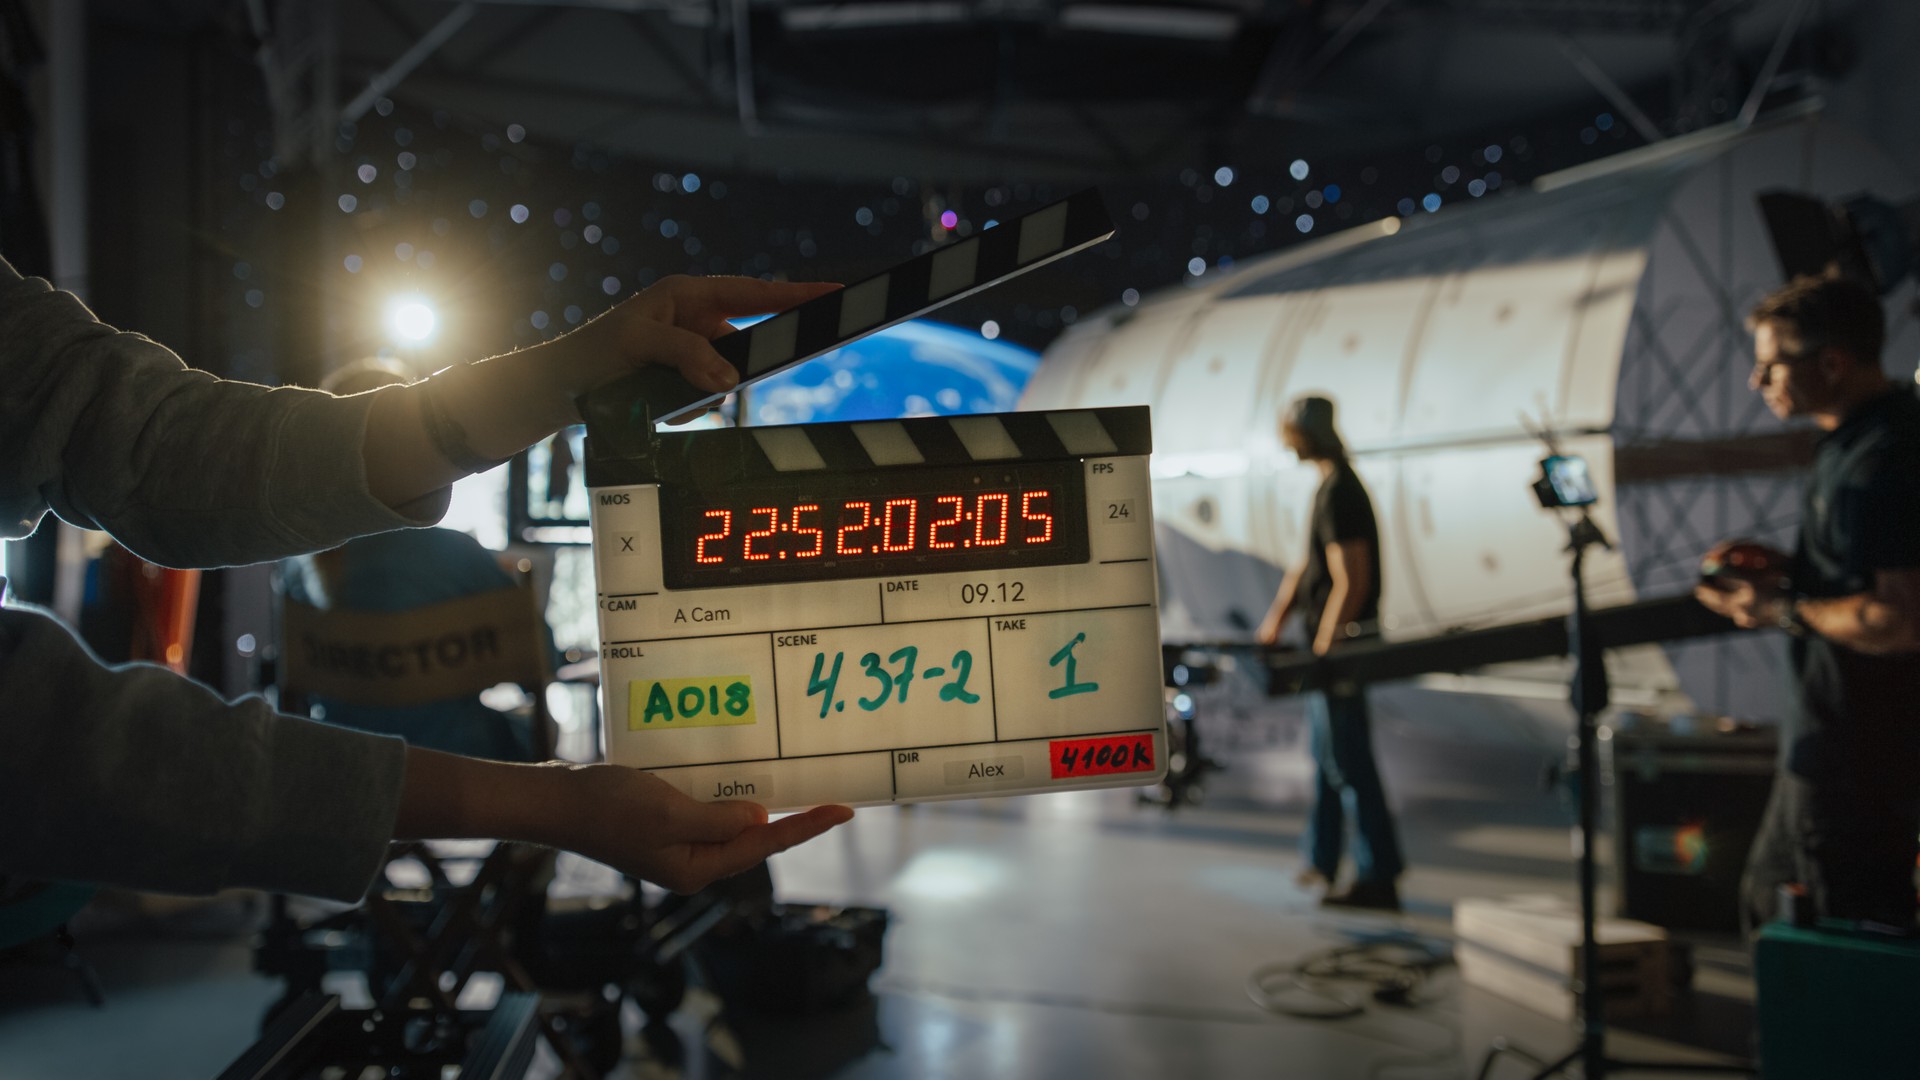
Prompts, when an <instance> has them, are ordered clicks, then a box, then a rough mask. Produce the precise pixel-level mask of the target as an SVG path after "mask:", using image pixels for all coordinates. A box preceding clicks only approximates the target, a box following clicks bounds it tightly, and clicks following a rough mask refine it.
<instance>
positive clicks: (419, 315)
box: [387, 296, 439, 345]
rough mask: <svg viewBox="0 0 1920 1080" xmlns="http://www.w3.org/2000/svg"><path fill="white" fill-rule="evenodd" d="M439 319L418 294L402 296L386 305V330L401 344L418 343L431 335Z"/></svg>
mask: <svg viewBox="0 0 1920 1080" xmlns="http://www.w3.org/2000/svg"><path fill="white" fill-rule="evenodd" d="M438 323H439V319H438V317H436V316H435V315H434V313H433V308H432V307H430V306H429V305H428V304H427V302H426V301H425V300H423V299H421V298H420V297H418V296H402V297H399V298H397V299H395V300H394V301H393V303H391V304H389V305H387V330H388V331H389V332H390V333H392V334H393V339H394V340H395V341H398V342H399V343H400V344H402V345H419V344H421V343H423V342H425V341H426V340H427V339H428V338H430V337H432V336H433V330H434V327H435V326H436V325H438Z"/></svg>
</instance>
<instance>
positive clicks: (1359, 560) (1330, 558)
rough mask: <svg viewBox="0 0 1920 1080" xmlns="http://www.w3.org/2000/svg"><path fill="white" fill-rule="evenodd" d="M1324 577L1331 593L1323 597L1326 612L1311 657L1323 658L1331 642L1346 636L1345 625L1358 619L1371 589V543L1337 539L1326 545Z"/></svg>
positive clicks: (1322, 615)
mask: <svg viewBox="0 0 1920 1080" xmlns="http://www.w3.org/2000/svg"><path fill="white" fill-rule="evenodd" d="M1327 576H1328V577H1329V578H1331V579H1332V581H1333V590H1332V591H1331V592H1329V593H1328V594H1327V606H1326V610H1325V611H1323V612H1322V613H1321V615H1320V632H1319V633H1318V634H1315V635H1314V640H1313V652H1314V655H1315V656H1325V655H1327V653H1328V652H1330V651H1332V649H1333V645H1334V643H1335V642H1337V641H1339V640H1340V639H1341V638H1343V637H1345V636H1346V627H1347V624H1348V623H1351V622H1353V620H1354V619H1355V618H1356V617H1358V616H1359V614H1360V608H1361V607H1362V605H1364V604H1365V603H1366V597H1367V593H1368V592H1369V591H1371V590H1372V588H1373V544H1372V543H1371V542H1370V541H1367V540H1341V541H1337V542H1335V543H1332V544H1328V545H1327Z"/></svg>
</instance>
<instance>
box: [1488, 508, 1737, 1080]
mask: <svg viewBox="0 0 1920 1080" xmlns="http://www.w3.org/2000/svg"><path fill="white" fill-rule="evenodd" d="M1588 501H1591V496H1589V497H1588ZM1542 502H1546V497H1545V495H1543V496H1542ZM1548 505H1556V504H1553V503H1548ZM1558 505H1569V504H1567V503H1560V504H1558ZM1578 509H1579V512H1580V516H1579V517H1578V518H1577V519H1575V520H1573V521H1571V522H1569V523H1568V525H1567V550H1568V551H1569V552H1571V553H1572V555H1573V560H1572V563H1573V565H1572V573H1573V614H1571V615H1569V616H1568V617H1567V651H1568V653H1569V654H1570V655H1571V656H1572V657H1573V678H1572V683H1571V688H1572V695H1571V696H1572V703H1573V711H1574V715H1575V717H1576V721H1575V725H1574V756H1575V762H1576V766H1577V769H1578V771H1579V775H1580V970H1579V972H1578V973H1577V975H1576V978H1575V982H1574V985H1575V989H1576V990H1577V991H1578V994H1579V1003H1580V1022H1581V1029H1580V1043H1579V1045H1578V1046H1575V1047H1574V1048H1573V1049H1572V1050H1570V1051H1568V1052H1567V1054H1566V1055H1565V1056H1563V1057H1561V1058H1559V1059H1558V1060H1555V1061H1548V1060H1546V1059H1545V1058H1542V1057H1540V1056H1538V1055H1536V1054H1533V1053H1530V1052H1529V1051H1527V1050H1525V1049H1523V1048H1521V1047H1519V1046H1516V1045H1514V1044H1513V1043H1511V1042H1509V1041H1508V1040H1506V1039H1504V1038H1499V1039H1495V1040H1493V1044H1492V1046H1491V1047H1490V1048H1489V1049H1488V1051H1487V1056H1486V1057H1485V1058H1484V1059H1483V1060H1482V1061H1481V1063H1480V1072H1479V1074H1478V1075H1479V1080H1487V1077H1488V1076H1489V1075H1491V1074H1492V1072H1493V1065H1494V1062H1496V1061H1498V1060H1499V1059H1500V1057H1501V1056H1502V1055H1511V1056H1513V1057H1517V1058H1520V1059H1521V1060H1523V1061H1525V1062H1527V1063H1529V1064H1532V1065H1536V1066H1539V1071H1538V1072H1536V1073H1534V1074H1533V1080H1546V1078H1547V1077H1549V1076H1564V1075H1566V1072H1567V1069H1568V1067H1569V1066H1571V1065H1574V1064H1576V1063H1578V1064H1579V1066H1580V1075H1581V1076H1582V1077H1583V1080H1601V1078H1602V1077H1605V1076H1606V1075H1607V1074H1608V1073H1611V1072H1647V1071H1659V1072H1680V1073H1718V1074H1732V1075H1742V1076H1752V1075H1755V1074H1756V1073H1757V1072H1758V1070H1756V1069H1755V1068H1754V1067H1753V1066H1752V1065H1750V1064H1749V1065H1713V1064H1702V1063H1699V1062H1651V1061H1622V1060H1620V1059H1618V1058H1610V1057H1608V1056H1607V1022H1606V1014H1605V1010H1604V1004H1605V1003H1604V1001H1603V999H1602V997H1601V993H1600V987H1599V984H1598V979H1597V973H1598V972H1599V970H1600V943H1599V941H1598V940H1597V939H1596V938H1595V937H1594V920H1595V912H1594V909H1595V906H1596V900H1595V892H1596V889H1597V887H1598V882H1599V875H1598V871H1597V868H1596V867H1595V865H1594V861H1593V853H1594V850H1595V846H1596V840H1597V837H1596V834H1597V833H1598V832H1599V817H1600V785H1599V783H1598V780H1599V777H1600V770H1599V765H1598V756H1599V755H1598V751H1597V749H1596V747H1595V743H1596V742H1597V739H1596V737H1595V733H1594V725H1595V723H1596V721H1598V720H1599V717H1600V714H1601V713H1602V712H1604V711H1605V710H1606V707H1607V699H1608V686H1607V668H1606V663H1605V659H1604V653H1603V652H1602V650H1601V647H1600V643H1599V642H1598V641H1597V640H1596V639H1595V638H1594V637H1593V635H1592V634H1590V633H1589V632H1588V626H1587V587H1586V579H1585V578H1584V577H1583V576H1582V571H1583V569H1584V568H1585V564H1586V554H1587V549H1588V548H1589V547H1592V546H1593V545H1595V544H1599V545H1600V546H1601V547H1604V548H1609V549H1611V548H1612V547H1613V545H1612V544H1611V543H1610V542H1608V540H1607V537H1606V534H1605V533H1603V532H1601V531H1600V527H1599V526H1598V525H1595V524H1594V523H1593V518H1592V516H1591V515H1590V514H1589V513H1588V512H1587V510H1586V507H1585V506H1584V505H1582V506H1579V507H1578Z"/></svg>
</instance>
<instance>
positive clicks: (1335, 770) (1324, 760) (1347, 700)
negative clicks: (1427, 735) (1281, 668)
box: [1305, 691, 1406, 882]
mask: <svg viewBox="0 0 1920 1080" xmlns="http://www.w3.org/2000/svg"><path fill="white" fill-rule="evenodd" d="M1306 705H1307V723H1308V725H1309V727H1308V740H1309V746H1310V747H1311V748H1312V751H1313V763H1314V765H1315V770H1314V772H1315V775H1314V789H1313V809H1312V811H1311V812H1310V813H1309V814H1308V816H1307V835H1306V837H1305V847H1306V855H1307V862H1308V863H1309V864H1310V865H1311V866H1312V867H1313V868H1314V869H1316V870H1318V871H1320V873H1321V874H1322V875H1324V876H1325V877H1326V879H1327V880H1328V881H1332V880H1333V879H1334V875H1335V873H1336V872H1337V871H1338V870H1339V869H1340V853H1341V849H1342V848H1343V847H1345V846H1346V825H1347V813H1348V811H1349V808H1351V812H1352V813H1353V822H1354V838H1353V863H1354V876H1355V879H1356V880H1358V881H1367V882H1373V881H1388V882H1390V881H1392V880H1394V879H1395V878H1397V877H1399V876H1400V871H1401V870H1403V869H1405V866H1406V864H1405V863H1404V862H1402V861H1401V858H1400V838H1399V836H1398V835H1396V833H1395V831H1394V827H1393V812H1392V811H1390V810H1388V809H1387V792H1386V789H1385V788H1383V787H1381V785H1380V769H1379V767H1378V766H1376V765H1375V764H1374V760H1373V722H1372V719H1371V718H1370V717H1369V716H1368V714H1367V697H1366V693H1365V691H1360V692H1357V693H1351V694H1328V693H1310V694H1307V695H1306Z"/></svg>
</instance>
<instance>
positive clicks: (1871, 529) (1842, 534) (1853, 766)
mask: <svg viewBox="0 0 1920 1080" xmlns="http://www.w3.org/2000/svg"><path fill="white" fill-rule="evenodd" d="M1914 568H1920V399H1916V398H1915V396H1914V393H1913V391H1912V390H1911V389H1907V388H1904V387H1903V388H1897V389H1894V390H1891V391H1888V392H1887V393H1886V394H1885V395H1883V396H1881V397H1878V398H1875V399H1873V400H1872V401H1869V402H1867V403H1866V404H1864V405H1862V406H1861V407H1860V408H1859V409H1857V410H1855V411H1854V413H1853V414H1852V415H1850V416H1848V417H1847V418H1846V420H1845V421H1844V422H1843V423H1842V424H1841V425H1840V427H1838V428H1836V429H1835V430H1834V431H1832V432H1830V433H1829V434H1828V435H1827V436H1826V437H1825V438H1823V439H1822V440H1821V441H1820V448H1819V450H1818V452H1816V454H1815V455H1814V460H1813V476H1812V479H1811V480H1810V482H1809V483H1808V485H1807V492H1806V501H1805V505H1804V507H1803V509H1802V512H1801V520H1800V544H1799V548H1798V550H1797V551H1796V552H1795V553H1794V564H1793V584H1794V588H1795V589H1796V590H1797V591H1799V592H1801V593H1803V594H1805V595H1807V596H1809V597H1816V598H1825V597H1835V596H1852V595H1856V594H1858V593H1864V592H1869V591H1871V590H1872V589H1873V585H1874V575H1875V574H1876V573H1877V572H1878V571H1882V570H1911V569H1914ZM1793 666H1794V675H1795V681H1796V683H1797V689H1798V700H1797V701H1796V702H1795V705H1796V708H1795V709H1794V710H1793V711H1792V713H1791V714H1790V716H1789V718H1788V722H1787V727H1786V729H1785V730H1784V731H1783V732H1782V735H1783V736H1784V738H1783V739H1782V745H1781V750H1782V753H1783V754H1784V755H1785V758H1784V760H1785V761H1786V763H1787V766H1788V768H1790V769H1791V770H1792V771H1793V772H1795V773H1798V774H1800V775H1802V776H1805V777H1807V778H1808V779H1810V780H1813V781H1814V782H1816V783H1820V784H1824V785H1828V786H1832V787H1836V788H1839V789H1842V790H1844V789H1848V788H1853V787H1856V786H1857V787H1861V788H1864V789H1867V790H1866V792H1865V793H1866V794H1869V795H1871V796H1875V797H1878V796H1883V795H1896V794H1898V793H1900V792H1905V793H1906V797H1907V798H1915V797H1920V655H1915V654H1913V653H1904V654H1900V653H1896V654H1893V655H1887V656H1870V655H1868V654H1866V653H1860V652H1855V651H1854V650H1852V649H1849V648H1847V647H1845V646H1843V645H1838V644H1835V643H1834V642H1831V641H1828V640H1826V639H1825V638H1821V637H1817V636H1812V635H1809V636H1807V637H1805V638H1797V639H1795V640H1794V642H1793Z"/></svg>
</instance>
